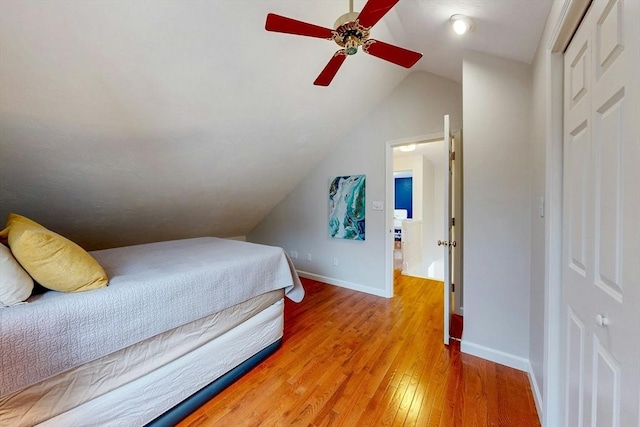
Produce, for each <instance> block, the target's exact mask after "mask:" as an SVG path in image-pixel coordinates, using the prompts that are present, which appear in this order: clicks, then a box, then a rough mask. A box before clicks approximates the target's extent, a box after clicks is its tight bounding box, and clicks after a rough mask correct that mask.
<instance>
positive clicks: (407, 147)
mask: <svg viewBox="0 0 640 427" xmlns="http://www.w3.org/2000/svg"><path fill="white" fill-rule="evenodd" d="M415 149H416V144H409V145H403V146H402V147H400V151H404V152H405V153H406V152H408V151H413V150H415Z"/></svg>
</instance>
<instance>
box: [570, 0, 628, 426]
mask: <svg viewBox="0 0 640 427" xmlns="http://www.w3.org/2000/svg"><path fill="white" fill-rule="evenodd" d="M639 6H640V2H638V1H637V0H627V1H626V2H625V1H623V0H611V1H605V0H594V2H593V3H592V5H591V7H590V9H589V11H588V12H587V14H586V16H585V18H584V20H583V22H582V23H581V25H580V27H579V28H578V30H577V32H576V34H575V35H574V37H573V40H572V41H571V44H570V45H569V47H568V49H567V51H566V53H565V62H564V69H565V71H564V73H565V77H564V103H565V106H564V113H565V114H564V169H563V170H564V172H563V173H564V186H563V191H564V195H563V215H564V218H563V310H564V322H565V324H564V329H565V330H564V335H563V343H564V348H563V356H564V358H565V360H564V362H565V364H566V365H565V366H566V370H565V374H566V377H565V379H564V381H565V399H566V401H565V424H566V425H567V426H571V427H573V426H592V427H594V426H607V427H609V426H610V427H631V426H639V425H640V414H639V413H638V411H639V410H638V406H639V402H640V330H639V329H640V175H639V173H638V171H639V169H640V154H639V152H640V147H639V145H640V142H639V141H640V132H639V125H638V122H640V106H639V105H640V97H639V95H638V93H639V84H640V82H639V80H640V67H639V56H640V47H639V40H640V36H639V33H638V28H639V27H640V10H639Z"/></svg>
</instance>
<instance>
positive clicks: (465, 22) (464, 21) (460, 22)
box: [450, 15, 473, 35]
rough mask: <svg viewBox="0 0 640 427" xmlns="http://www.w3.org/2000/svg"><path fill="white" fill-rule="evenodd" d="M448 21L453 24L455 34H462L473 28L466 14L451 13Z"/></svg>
mask: <svg viewBox="0 0 640 427" xmlns="http://www.w3.org/2000/svg"><path fill="white" fill-rule="evenodd" d="M450 21H451V25H453V31H455V32H456V34H460V35H462V34H464V33H466V32H467V31H471V30H472V29H473V21H472V20H471V18H469V17H468V16H464V15H453V16H452V17H451V18H450Z"/></svg>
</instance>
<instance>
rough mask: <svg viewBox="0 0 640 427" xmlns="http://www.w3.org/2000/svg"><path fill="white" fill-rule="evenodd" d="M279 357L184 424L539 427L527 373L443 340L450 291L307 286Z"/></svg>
mask: <svg viewBox="0 0 640 427" xmlns="http://www.w3.org/2000/svg"><path fill="white" fill-rule="evenodd" d="M303 283H304V286H305V289H306V293H307V294H306V297H305V299H304V300H303V301H302V302H301V303H299V304H295V303H292V302H291V301H288V300H287V301H286V305H285V332H284V343H283V346H282V348H281V349H279V350H278V351H277V352H276V353H275V354H274V355H272V356H271V357H269V358H268V359H267V360H266V361H264V362H263V363H262V364H261V365H259V366H258V367H256V368H255V369H254V370H252V371H251V372H249V373H248V374H247V375H246V376H244V377H243V378H241V379H240V380H239V381H237V382H236V383H235V384H233V385H231V386H230V387H229V388H228V389H226V390H225V391H223V392H222V393H221V394H219V395H218V396H216V397H215V398H213V399H212V400H211V401H209V402H208V403H206V404H205V405H204V406H202V407H201V408H200V409H199V410H198V411H196V412H195V413H193V414H191V415H190V416H189V417H188V418H187V419H185V420H184V421H183V422H182V423H181V424H180V425H181V426H258V425H262V426H318V427H319V426H392V425H393V426H421V427H422V426H428V427H437V426H440V427H455V426H477V427H488V426H505V427H507V426H508V427H519V426H522V427H536V426H539V425H540V424H539V422H538V417H537V415H536V409H535V405H534V402H533V397H532V394H531V390H530V387H529V382H528V379H527V375H526V374H525V373H524V372H520V371H517V370H514V369H511V368H507V367H505V366H502V365H497V364H495V363H491V362H487V361H485V360H482V359H479V358H476V357H473V356H469V355H466V354H462V353H460V350H459V344H458V343H457V342H455V341H454V342H452V344H451V345H450V346H449V347H448V348H447V347H445V346H444V344H443V343H442V316H443V312H442V305H443V304H442V288H441V286H442V285H441V282H432V281H429V280H425V279H419V278H415V277H408V276H397V281H396V296H395V297H394V298H392V299H386V298H381V297H376V296H372V295H368V294H364V293H360V292H355V291H351V290H348V289H343V288H339V287H335V286H331V285H326V284H323V283H320V282H315V281H311V280H304V279H303Z"/></svg>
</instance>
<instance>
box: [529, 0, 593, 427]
mask: <svg viewBox="0 0 640 427" xmlns="http://www.w3.org/2000/svg"><path fill="white" fill-rule="evenodd" d="M590 2H591V1H590V0H588V1H587V2H586V3H587V5H586V6H585V5H584V4H583V5H579V4H577V3H579V2H578V1H577V0H564V4H563V8H562V11H561V13H560V16H559V17H558V19H557V21H556V23H555V27H554V32H553V36H552V37H551V39H550V40H549V43H548V45H547V46H546V55H547V58H546V59H547V64H548V67H547V69H546V70H545V74H546V75H545V77H546V83H547V87H546V88H545V91H546V110H547V117H546V120H547V129H546V147H545V150H546V154H545V156H546V157H545V200H546V201H547V204H546V208H547V212H545V245H544V250H545V307H544V355H543V358H544V359H543V375H542V376H543V379H544V381H543V388H542V397H543V398H542V405H541V406H542V408H544V410H543V411H540V414H541V417H540V418H541V424H542V425H543V426H546V427H553V426H559V425H562V420H563V419H564V417H563V414H564V409H565V408H564V402H565V399H564V390H563V387H562V383H563V381H562V360H561V359H562V354H563V352H562V346H563V343H562V226H563V224H562V173H563V165H562V161H563V160H562V159H563V153H562V141H563V117H564V112H563V102H564V100H563V93H564V90H563V84H564V61H563V54H562V53H560V52H562V51H563V50H564V48H565V47H566V44H567V43H568V41H569V40H568V39H567V40H566V42H565V40H564V39H566V37H567V36H566V34H567V28H568V27H573V28H572V31H571V35H572V34H573V32H574V31H575V29H576V28H577V27H578V25H579V22H580V21H579V20H577V22H576V15H578V14H580V15H581V16H582V15H583V14H584V11H585V10H586V9H587V8H588V4H589V3H590ZM582 3H585V2H584V0H582ZM570 38H571V37H569V39H570ZM554 52H558V53H554Z"/></svg>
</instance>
